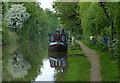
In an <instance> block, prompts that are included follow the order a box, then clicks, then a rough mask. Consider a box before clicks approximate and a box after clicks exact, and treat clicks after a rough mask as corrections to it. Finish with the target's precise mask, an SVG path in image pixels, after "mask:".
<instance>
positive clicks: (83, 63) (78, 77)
mask: <svg viewBox="0 0 120 83" xmlns="http://www.w3.org/2000/svg"><path fill="white" fill-rule="evenodd" d="M77 45H78V44H77ZM78 46H79V45H78ZM70 48H71V46H69V47H68V64H69V66H68V68H67V71H66V72H65V73H64V75H62V76H63V77H62V79H59V78H60V77H59V76H58V79H57V80H58V81H89V80H90V63H89V62H88V60H87V59H86V57H85V56H84V54H83V55H78V56H71V57H70V56H69V55H70V54H73V53H82V50H81V48H80V49H75V50H70Z"/></svg>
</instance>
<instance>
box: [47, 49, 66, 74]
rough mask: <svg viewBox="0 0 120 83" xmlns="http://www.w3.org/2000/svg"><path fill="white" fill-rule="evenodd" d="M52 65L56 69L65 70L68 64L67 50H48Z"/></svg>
mask: <svg viewBox="0 0 120 83" xmlns="http://www.w3.org/2000/svg"><path fill="white" fill-rule="evenodd" d="M48 56H49V61H50V66H51V67H52V68H55V69H56V70H60V71H61V72H64V70H65V67H66V64H67V52H66V51H49V52H48Z"/></svg>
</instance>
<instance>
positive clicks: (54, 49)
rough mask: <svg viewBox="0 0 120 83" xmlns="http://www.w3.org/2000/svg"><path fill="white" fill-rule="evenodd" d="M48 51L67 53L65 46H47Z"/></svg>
mask: <svg viewBox="0 0 120 83" xmlns="http://www.w3.org/2000/svg"><path fill="white" fill-rule="evenodd" d="M48 50H49V51H67V46H65V45H61V44H54V45H49V46H48Z"/></svg>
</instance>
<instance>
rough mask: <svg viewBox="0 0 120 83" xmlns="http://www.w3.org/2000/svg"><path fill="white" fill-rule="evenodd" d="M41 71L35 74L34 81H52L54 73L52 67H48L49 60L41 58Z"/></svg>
mask: <svg viewBox="0 0 120 83" xmlns="http://www.w3.org/2000/svg"><path fill="white" fill-rule="evenodd" d="M40 70H41V73H40V75H38V76H37V78H36V79H35V81H54V74H55V73H56V72H55V70H54V69H53V68H51V67H50V64H49V60H48V59H45V60H43V66H42V67H41V69H40Z"/></svg>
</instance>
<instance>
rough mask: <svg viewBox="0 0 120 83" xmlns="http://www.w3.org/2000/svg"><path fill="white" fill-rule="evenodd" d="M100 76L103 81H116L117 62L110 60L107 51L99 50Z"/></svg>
mask: <svg viewBox="0 0 120 83" xmlns="http://www.w3.org/2000/svg"><path fill="white" fill-rule="evenodd" d="M98 54H99V55H100V63H101V76H102V80H103V81H118V63H117V61H116V60H111V59H110V56H109V53H108V52H100V51H98Z"/></svg>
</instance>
